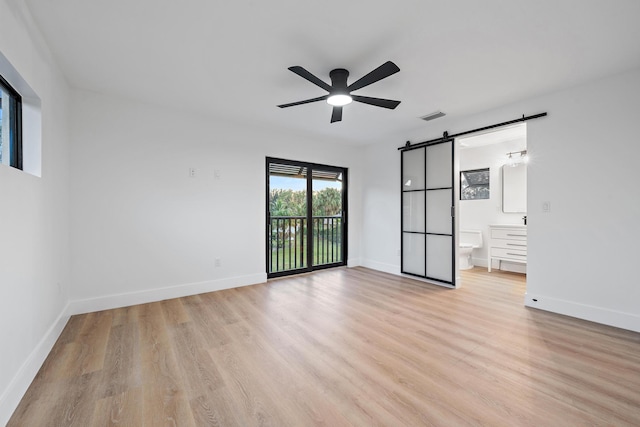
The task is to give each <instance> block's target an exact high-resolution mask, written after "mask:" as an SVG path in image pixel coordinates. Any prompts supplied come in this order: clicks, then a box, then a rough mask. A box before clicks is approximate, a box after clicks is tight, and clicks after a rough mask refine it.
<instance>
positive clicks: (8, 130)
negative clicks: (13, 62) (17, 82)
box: [0, 76, 22, 169]
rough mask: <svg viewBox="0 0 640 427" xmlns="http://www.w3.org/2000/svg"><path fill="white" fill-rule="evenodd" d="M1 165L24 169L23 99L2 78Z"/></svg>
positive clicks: (0, 94) (0, 77) (0, 79)
mask: <svg viewBox="0 0 640 427" xmlns="http://www.w3.org/2000/svg"><path fill="white" fill-rule="evenodd" d="M0 164H3V165H8V166H12V167H14V168H18V169H22V97H21V96H20V94H19V93H18V92H16V90H15V89H13V87H11V85H10V84H9V83H7V81H6V80H5V79H4V78H2V76H0Z"/></svg>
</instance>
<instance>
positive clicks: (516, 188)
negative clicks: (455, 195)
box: [456, 123, 529, 286]
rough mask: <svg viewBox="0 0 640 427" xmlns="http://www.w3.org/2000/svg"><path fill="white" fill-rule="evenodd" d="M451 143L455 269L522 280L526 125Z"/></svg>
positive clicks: (474, 135) (524, 263)
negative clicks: (454, 153) (455, 168)
mask: <svg viewBox="0 0 640 427" xmlns="http://www.w3.org/2000/svg"><path fill="white" fill-rule="evenodd" d="M456 141H457V143H458V153H459V155H458V160H459V168H460V190H459V194H460V197H459V200H458V201H457V203H458V212H459V214H458V230H459V232H458V234H459V236H460V239H459V253H460V257H459V260H458V264H459V266H460V268H461V269H462V268H464V267H466V266H472V268H477V269H484V271H487V270H491V271H492V272H512V273H517V274H522V275H524V276H525V277H526V266H527V264H526V233H527V228H526V200H527V195H526V191H527V186H526V177H527V167H528V166H527V164H528V160H529V156H528V152H527V125H526V123H520V124H517V125H511V126H505V127H501V128H497V129H492V130H491V131H489V132H482V133H477V134H472V135H469V136H466V137H462V138H459V139H457V140H456ZM505 172H506V173H505ZM522 174H524V175H523V177H524V180H523V181H520V182H516V181H515V179H514V178H513V176H522ZM505 179H506V181H505ZM505 189H506V191H505ZM522 202H524V205H523V204H522ZM505 230H506V231H505ZM514 230H515V231H514ZM465 236H466V237H465ZM465 239H469V240H470V241H469V242H465V241H464V240H465ZM465 244H466V246H467V248H466V249H464V248H463V246H465ZM469 246H473V247H472V248H469ZM470 249H471V250H470ZM469 252H471V253H470V254H469V255H467V254H468V253H469ZM466 256H468V258H465V259H462V257H466ZM463 286H464V284H463Z"/></svg>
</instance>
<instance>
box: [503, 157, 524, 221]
mask: <svg viewBox="0 0 640 427" xmlns="http://www.w3.org/2000/svg"><path fill="white" fill-rule="evenodd" d="M502 212H504V213H527V164H526V163H519V164H517V165H515V166H510V165H504V166H502Z"/></svg>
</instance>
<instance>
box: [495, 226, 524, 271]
mask: <svg viewBox="0 0 640 427" xmlns="http://www.w3.org/2000/svg"><path fill="white" fill-rule="evenodd" d="M494 259H495V260H498V261H507V262H515V263H520V264H526V263H527V226H526V225H505V224H501V225H490V226H489V246H488V259H487V261H488V263H487V265H488V266H489V267H488V270H489V272H491V264H492V261H493V260H494Z"/></svg>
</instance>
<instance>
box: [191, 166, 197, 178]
mask: <svg viewBox="0 0 640 427" xmlns="http://www.w3.org/2000/svg"><path fill="white" fill-rule="evenodd" d="M196 172H197V171H196V168H189V177H190V178H195V177H196Z"/></svg>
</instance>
